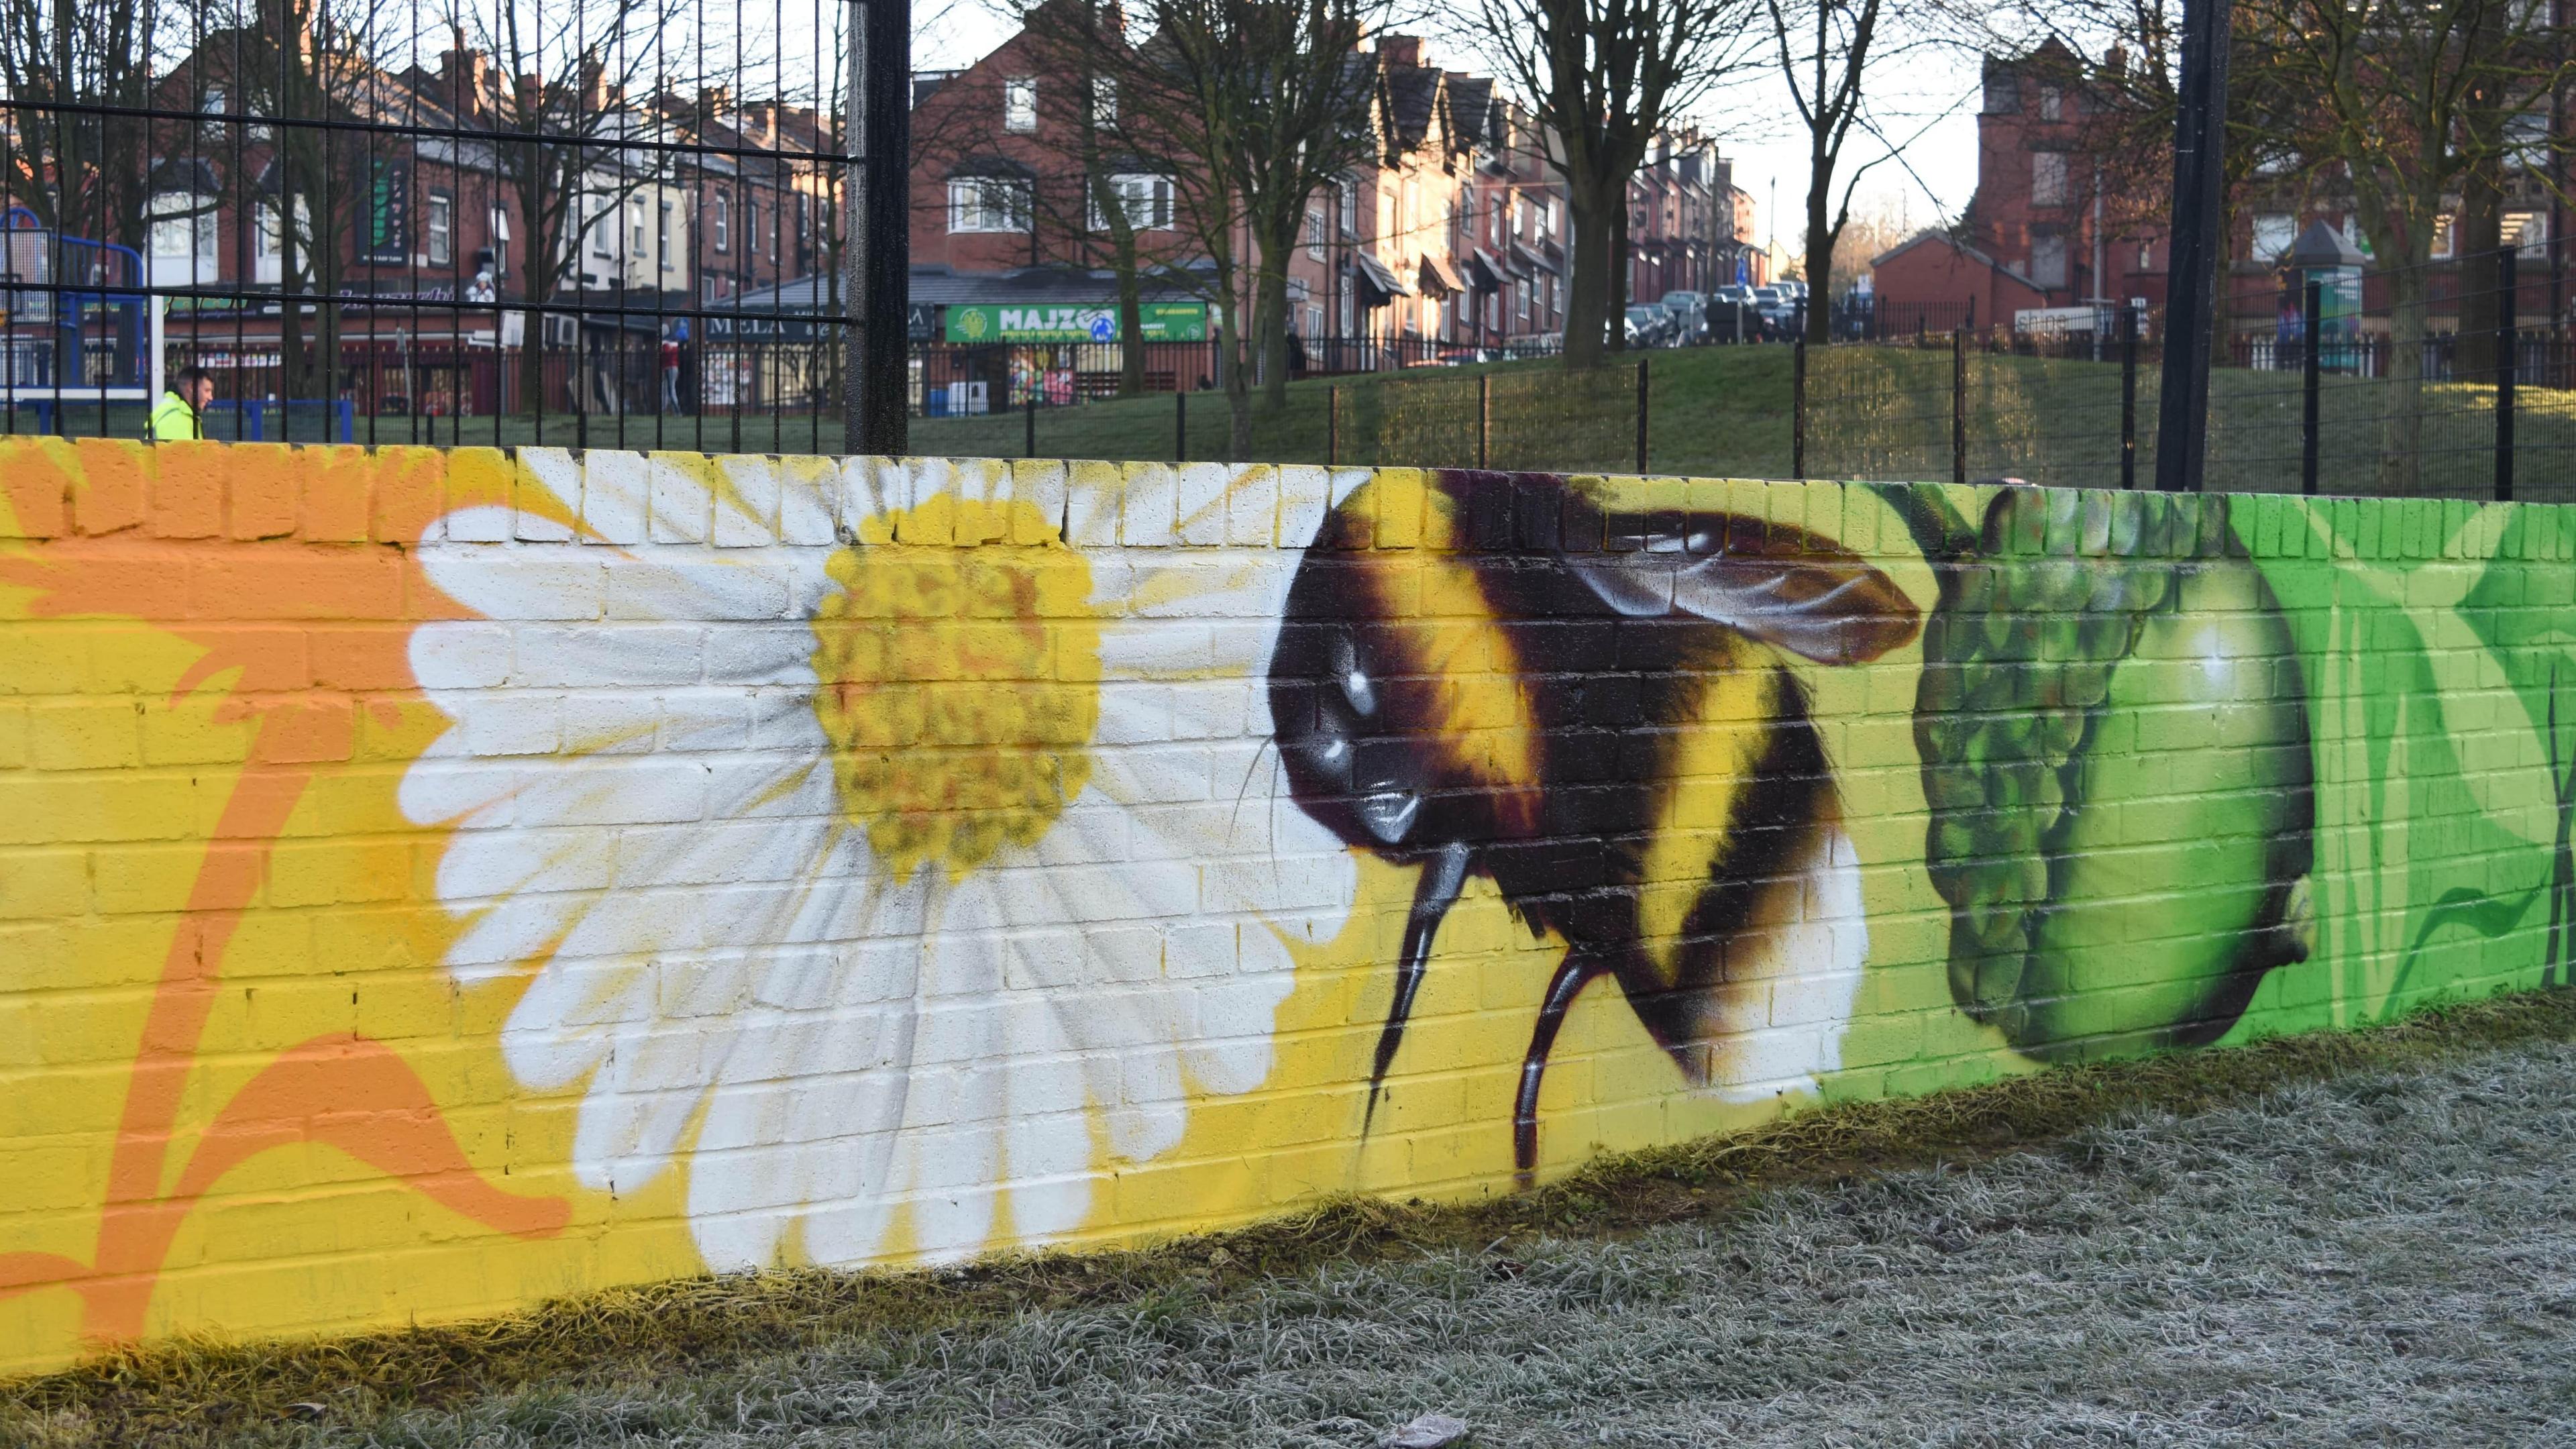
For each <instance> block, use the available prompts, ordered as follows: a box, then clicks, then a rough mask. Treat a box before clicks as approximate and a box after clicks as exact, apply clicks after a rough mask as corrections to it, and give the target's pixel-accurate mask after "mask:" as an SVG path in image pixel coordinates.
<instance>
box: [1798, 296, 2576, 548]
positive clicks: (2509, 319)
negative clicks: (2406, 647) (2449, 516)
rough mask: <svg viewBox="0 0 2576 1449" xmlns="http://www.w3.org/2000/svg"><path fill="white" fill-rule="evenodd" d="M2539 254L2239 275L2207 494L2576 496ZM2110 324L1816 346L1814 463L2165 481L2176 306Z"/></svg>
mask: <svg viewBox="0 0 2576 1449" xmlns="http://www.w3.org/2000/svg"><path fill="white" fill-rule="evenodd" d="M2529 260H2530V259H2529V258H2526V256H2525V255H2524V254H2523V253H2521V252H2520V251H2518V250H2506V251H2502V252H2489V253H2482V254H2478V255H2475V256H2471V257H2466V258H2461V259H2458V260H2456V261H2449V262H2444V263H2439V264H2434V265H2429V266H2425V267H2422V268H2418V269H2415V270H2414V271H2413V272H2412V273H2410V272H2408V271H2407V270H2405V269H2380V270H2373V271H2367V272H2365V271H2362V270H2360V269H2358V268H2354V269H2318V270H2314V271H2304V272H2285V273H2283V274H2281V275H2278V276H2270V277H2264V278H2260V279H2239V281H2238V283H2237V285H2236V286H2235V288H2234V290H2233V292H2232V294H2231V295H2230V297H2229V302H2230V313H2231V315H2232V317H2233V318H2234V319H2236V325H2234V326H2232V327H2231V328H2230V330H2229V331H2227V332H2226V333H2224V334H2222V335H2221V337H2220V338H2219V340H2218V342H2217V344H2216V345H2215V347H2214V348H2213V351H2212V357H2211V363H2212V368H2211V382H2210V407H2209V423H2208V434H2207V449H2208V461H2207V476H2208V486H2209V487H2211V488H2213V489H2224V490H2228V491H2267V492H2299V491H2306V492H2326V493H2337V494H2380V495H2398V496H2445V497H2498V498H2511V497H2516V496H2524V497H2529V496H2548V497H2552V498H2559V497H2566V496H2570V491H2571V487H2576V396H2571V392H2570V389H2576V332H2571V331H2570V329H2569V328H2568V326H2567V325H2566V323H2565V321H2564V320H2563V319H2562V318H2558V317H2555V316H2553V314H2552V313H2551V311H2550V307H2551V297H2550V279H2549V277H2548V276H2547V274H2546V273H2545V272H2544V271H2543V269H2542V268H2541V267H2540V266H2537V265H2530V264H2528V263H2529ZM2562 305H2563V303H2562ZM2096 315H2097V317H2098V319H2099V320H2098V322H2096V323H2095V324H2094V325H2089V326H2077V327H2071V328H2070V327H2054V328H2049V329H2045V330H2038V329H2019V330H2016V329H2013V328H2010V327H2008V326H2007V327H1993V326H1989V327H1984V328H1969V327H1965V326H1961V327H1956V328H1953V329H1951V330H1949V331H1947V332H1938V331H1932V330H1930V329H1919V330H1917V331H1914V332H1911V333H1907V334H1902V335H1901V336H1898V337H1894V338H1888V339H1882V340H1875V341H1863V342H1851V343H1837V344H1835V345H1830V346H1826V347H1821V348H1813V349H1802V350H1801V356H1800V359H1799V371H1800V383H1799V386H1798V387H1797V389H1796V391H1797V395H1798V397H1799V399H1800V414H1801V415H1800V418H1799V421H1798V425H1797V427H1798V432H1799V434H1800V436H1801V437H1802V438H1804V439H1805V440H1806V447H1805V448H1804V450H1803V451H1802V454H1801V456H1800V457H1799V458H1798V459H1797V460H1796V466H1797V468H1798V470H1799V471H1800V472H1802V473H1803V474H1805V475H1807V476H1815V477H1863V478H1915V479H1923V478H1935V479H1937V478H1953V479H1958V480H1962V481H1965V480H1968V479H1976V478H2017V479H2021V480H2024V481H2027V482H2032V483H2038V484H2060V485H2067V486H2103V485H2104V484H2106V483H2116V484H2117V485H2118V486H2144V485H2151V484H2152V481H2153V479H2154V476H2155V434H2156V415H2157V405H2158V401H2159V399H2160V397H2161V393H2162V378H2163V364H2164V348H2165V339H2164V337H2163V335H2162V331H2161V326H2160V324H2161V321H2162V318H2161V312H2160V311H2159V310H2157V309H2148V308H2137V309H2132V308H2126V307H2122V308H2103V309H2100V310H2099V311H2098V313H2097V314H2096ZM2249 318H2261V319H2263V320H2262V321H2261V322H2260V323H2256V324H2253V325H2250V326H2249V325H2247V324H2246V320H2245V319H2249ZM2079 320H2080V319H2079ZM2535 490H2537V491H2535Z"/></svg>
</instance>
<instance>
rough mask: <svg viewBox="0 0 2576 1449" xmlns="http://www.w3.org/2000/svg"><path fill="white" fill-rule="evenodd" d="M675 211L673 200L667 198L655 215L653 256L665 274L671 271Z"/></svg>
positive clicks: (663, 199)
mask: <svg viewBox="0 0 2576 1449" xmlns="http://www.w3.org/2000/svg"><path fill="white" fill-rule="evenodd" d="M673 210H675V208H674V207H673V205H672V202H671V198H669V197H667V196H665V197H663V198H662V199H661V202H660V204H659V206H658V207H657V208H656V209H655V211H654V213H653V228H654V230H653V256H654V260H655V261H656V262H658V263H659V267H658V270H661V271H665V272H667V271H669V270H671V222H672V215H671V213H672V212H673Z"/></svg>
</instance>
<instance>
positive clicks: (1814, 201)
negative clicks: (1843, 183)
mask: <svg viewBox="0 0 2576 1449" xmlns="http://www.w3.org/2000/svg"><path fill="white" fill-rule="evenodd" d="M1819 174H1820V175H1821V174H1822V173H1819ZM1826 179H1828V180H1829V179H1830V178H1826ZM1827 200H1828V198H1827V196H1826V194H1825V193H1824V192H1823V191H1821V190H1819V189H1817V188H1816V187H1809V188H1808V189H1807V263H1806V272H1807V275H1806V278H1805V280H1806V283H1807V305H1806V306H1805V307H1804V308H1802V309H1801V310H1802V311H1803V312H1804V313H1805V314H1806V315H1805V326H1804V331H1803V334H1802V335H1804V336H1805V337H1806V339H1807V341H1809V342H1810V343H1813V344H1815V345H1817V346H1820V347H1821V346H1823V345H1824V343H1825V342H1826V341H1827V340H1828V339H1829V338H1830V337H1831V336H1832V331H1833V329H1832V319H1831V317H1830V316H1828V313H1830V312H1831V310H1832V309H1831V308H1829V307H1826V306H1824V305H1822V304H1823V303H1824V301H1825V299H1826V298H1828V297H1831V296H1832V295H1833V294H1834V289H1833V283H1834V248H1835V246H1837V245H1839V244H1840V243H1841V241H1842V239H1843V222H1844V221H1845V220H1848V217H1845V218H1838V219H1836V220H1834V221H1830V222H1829V221H1827V220H1825V207H1826V204H1827Z"/></svg>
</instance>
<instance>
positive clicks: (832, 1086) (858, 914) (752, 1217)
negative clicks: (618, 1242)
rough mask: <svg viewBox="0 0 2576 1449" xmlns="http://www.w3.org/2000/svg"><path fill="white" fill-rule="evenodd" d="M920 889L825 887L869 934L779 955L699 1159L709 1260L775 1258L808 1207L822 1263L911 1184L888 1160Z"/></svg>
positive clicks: (807, 1223) (844, 1256)
mask: <svg viewBox="0 0 2576 1449" xmlns="http://www.w3.org/2000/svg"><path fill="white" fill-rule="evenodd" d="M845 849H848V850H851V851H855V850H857V849H858V847H857V846H856V845H855V843H853V844H850V845H848V846H846V847H845ZM827 874H829V872H827ZM922 894H923V893H922V891H921V890H920V889H919V888H917V887H906V888H894V889H889V888H887V887H885V886H884V885H883V883H882V882H876V883H872V884H869V885H866V886H860V887H853V888H847V889H844V890H842V891H840V892H837V893H836V892H829V891H818V892H817V893H816V896H815V898H814V899H815V902H816V903H817V904H816V905H815V906H814V909H815V910H816V911H817V912H819V913H821V914H825V915H831V914H838V913H839V912H840V906H841V901H840V900H833V901H830V902H824V900H823V898H824V897H825V896H827V895H837V896H839V897H841V898H843V899H846V900H848V901H850V902H853V903H854V906H855V915H854V917H853V922H852V923H853V925H854V926H855V927H856V929H857V930H858V931H859V932H861V933H863V934H864V935H866V936H868V937H871V938H873V939H867V940H861V941H855V942H846V943H839V944H825V945H819V946H814V947H809V948H805V949H801V950H789V951H782V952H779V953H777V954H776V955H775V956H773V957H772V958H771V960H770V961H769V963H768V965H767V967H766V969H765V971H764V975H763V980H762V983H761V986H760V989H759V997H760V1005H759V1007H758V1008H756V1009H755V1010H754V1011H752V1012H751V1013H749V1014H748V1015H747V1018H746V1020H745V1022H744V1024H743V1027H742V1029H741V1032H740V1035H739V1039H738V1041H737V1044H736V1046H735V1049H734V1051H733V1054H732V1055H731V1056H730V1057H729V1058H728V1059H727V1062H726V1070H725V1072H724V1076H723V1080H722V1082H721V1083H720V1084H719V1086H718V1088H717V1090H716V1091H715V1092H714V1093H713V1094H712V1095H711V1096H710V1098H709V1100H708V1104H707V1112H706V1118H705V1121H704V1123H703V1124H702V1125H701V1127H700V1128H699V1131H698V1137H697V1142H696V1148H695V1152H694V1154H693V1156H692V1158H691V1162H690V1168H689V1214H690V1220H691V1226H692V1228H693V1230H694V1231H695V1233H696V1235H697V1240H698V1246H699V1250H700V1251H701V1252H702V1253H703V1254H705V1256H706V1259H707V1262H708V1265H709V1266H710V1267H713V1268H716V1269H718V1270H719V1271H721V1270H724V1269H728V1268H758V1267H766V1266H769V1265H770V1264H771V1263H772V1262H773V1261H775V1258H776V1249H777V1243H778V1239H779V1236H780V1234H781V1233H782V1232H783V1231H784V1229H785V1227H786V1225H787V1224H788V1223H789V1222H792V1221H794V1220H796V1219H798V1218H802V1219H803V1220H804V1243H805V1250H806V1254H807V1256H809V1257H810V1258H811V1259H812V1260H813V1261H815V1262H817V1263H821V1264H825V1265H828V1266H846V1265H851V1264H855V1263H859V1262H863V1261H865V1260H867V1259H869V1258H870V1257H873V1256H874V1255H875V1254H876V1253H877V1251H878V1247H879V1244H880V1243H881V1241H882V1239H883V1237H884V1233H885V1227H886V1222H887V1218H888V1217H889V1215H890V1213H891V1211H892V1208H893V1204H894V1201H895V1194H896V1192H897V1191H898V1190H899V1189H900V1186H901V1184H899V1183H896V1182H894V1181H893V1180H892V1179H891V1169H892V1161H893V1156H894V1150H895V1144H896V1134H897V1130H898V1128H899V1127H900V1126H901V1123H902V1120H903V1107H904V1097H905V1090H904V1089H905V1083H906V1081H907V1080H908V1078H909V1074H910V1069H911V1064H912V1050H913V1044H912V1032H913V1022H914V1019H915V1012H914V997H915V991H916V988H917V980H918V974H919V961H920V956H921V947H920V943H919V941H918V939H917V938H916V937H915V935H914V933H916V932H917V931H918V930H919V929H920V924H921V920H920V917H921V897H922Z"/></svg>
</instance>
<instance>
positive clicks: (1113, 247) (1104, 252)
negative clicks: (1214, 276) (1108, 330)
mask: <svg viewBox="0 0 2576 1449" xmlns="http://www.w3.org/2000/svg"><path fill="white" fill-rule="evenodd" d="M1117 19H1118V17H1117V14H1116V12H1115V11H1111V10H1104V9H1102V8H1100V7H1097V6H1093V5H1087V4H1054V5H1040V6H1038V7H1037V8H1035V9H1033V10H1031V11H1029V12H1028V14H1027V15H1026V16H1025V17H1024V21H1025V29H1026V33H1027V35H1028V38H1029V41H1030V43H1031V44H1032V45H1033V46H1034V47H1035V48H1036V51H1037V54H1038V55H1039V56H1040V57H1041V58H1042V64H1043V65H1044V66H1045V67H1046V70H1047V72H1048V73H1049V74H1052V75H1057V76H1061V77H1063V78H1064V80H1065V81H1066V82H1067V83H1066V84H1061V85H1055V86H1046V87H1041V88H1040V92H1039V95H1040V99H1041V103H1042V104H1043V105H1044V106H1045V107H1046V109H1047V111H1048V113H1049V118H1050V119H1051V120H1053V121H1055V122H1056V123H1057V124H1058V125H1059V126H1060V127H1061V128H1062V130H1063V131H1064V132H1065V133H1066V134H1069V135H1070V136H1072V138H1073V145H1072V149H1071V151H1070V152H1069V153H1054V154H1060V155H1062V156H1063V163H1062V164H1061V165H1060V167H1059V168H1058V169H1057V170H1056V171H1054V172H1052V173H1049V174H1041V175H1038V176H1036V177H1033V178H1031V182H1030V187H1029V192H1030V203H1031V212H1032V218H1031V225H1032V227H1033V228H1034V229H1036V230H1038V231H1041V232H1043V233H1045V234H1046V235H1049V236H1051V237H1053V238H1055V239H1056V243H1055V246H1054V248H1053V252H1054V254H1055V255H1056V256H1057V258H1058V259H1060V260H1063V261H1067V262H1073V263H1077V264H1080V265H1083V266H1087V267H1088V266H1100V267H1103V268H1105V270H1107V271H1108V272H1109V274H1110V278H1111V282H1112V285H1113V286H1114V287H1115V288H1116V290H1117V310H1118V391H1119V393H1120V394H1121V395H1122V396H1131V397H1132V396H1134V395H1136V394H1139V393H1141V392H1143V391H1144V390H1145V336H1144V314H1145V306H1144V294H1145V287H1146V284H1147V282H1148V281H1149V279H1150V280H1152V281H1154V282H1156V283H1157V284H1159V285H1162V286H1164V287H1166V288H1175V289H1178V290H1184V291H1186V290H1192V287H1191V279H1190V278H1189V277H1188V276H1187V275H1186V272H1185V271H1184V270H1183V269H1181V268H1179V267H1177V266H1175V265H1174V263H1175V262H1176V260H1177V258H1176V257H1175V256H1174V255H1173V249H1172V248H1170V247H1169V246H1161V247H1157V246H1153V245H1151V244H1150V243H1149V240H1148V237H1147V235H1146V234H1147V233H1148V232H1152V231H1158V230H1168V227H1169V224H1170V222H1171V221H1172V219H1173V218H1172V216H1171V214H1170V213H1171V209H1172V205H1173V200H1174V191H1175V189H1176V188H1175V187H1174V186H1171V185H1160V184H1158V178H1159V175H1160V173H1159V170H1158V167H1159V165H1160V163H1159V162H1158V161H1156V160H1154V159H1152V158H1150V157H1148V156H1146V155H1143V154H1140V153H1139V152H1137V151H1136V150H1133V149H1131V145H1132V143H1131V141H1130V140H1129V135H1130V132H1131V130H1133V131H1135V132H1138V133H1142V131H1143V129H1144V128H1143V127H1142V126H1141V125H1134V124H1133V123H1132V122H1131V114H1132V113H1131V110H1130V107H1132V106H1133V105H1134V104H1135V101H1134V98H1133V97H1131V96H1130V95H1129V94H1128V90H1127V87H1126V85H1125V84H1123V82H1124V81H1125V80H1127V79H1128V78H1129V77H1128V75H1127V72H1129V71H1130V70H1131V69H1132V68H1133V67H1134V66H1135V64H1136V58H1135V57H1134V56H1133V55H1132V54H1129V53H1126V37H1125V35H1124V34H1122V33H1113V30H1112V27H1114V26H1115V25H1116V24H1117Z"/></svg>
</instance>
